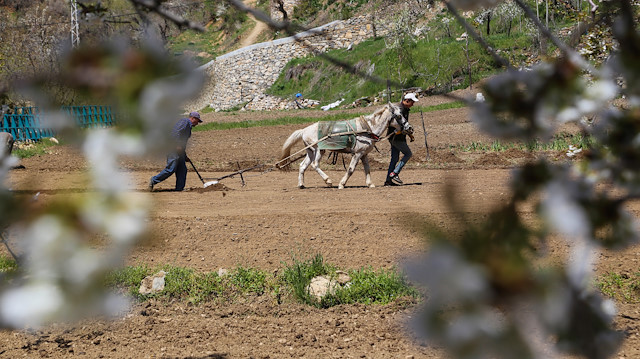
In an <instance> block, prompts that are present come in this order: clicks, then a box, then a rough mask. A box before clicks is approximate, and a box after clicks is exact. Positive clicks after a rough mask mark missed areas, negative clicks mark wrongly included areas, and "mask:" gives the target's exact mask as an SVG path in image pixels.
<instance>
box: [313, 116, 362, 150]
mask: <svg viewBox="0 0 640 359" xmlns="http://www.w3.org/2000/svg"><path fill="white" fill-rule="evenodd" d="M357 121H358V120H357V119H353V120H348V121H322V122H320V123H319V124H318V138H323V137H325V136H327V135H331V134H334V133H345V132H353V133H354V134H348V135H338V136H332V137H329V138H326V139H324V140H322V141H320V143H318V148H319V149H321V150H332V151H339V150H345V149H350V148H353V146H354V145H355V143H356V135H355V132H356V128H357V127H356V124H357Z"/></svg>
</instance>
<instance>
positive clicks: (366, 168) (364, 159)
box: [362, 154, 376, 188]
mask: <svg viewBox="0 0 640 359" xmlns="http://www.w3.org/2000/svg"><path fill="white" fill-rule="evenodd" d="M362 167H364V177H365V183H366V185H367V187H369V188H374V187H375V186H376V185H375V184H373V182H371V170H370V168H369V156H367V155H366V154H365V155H364V156H362Z"/></svg>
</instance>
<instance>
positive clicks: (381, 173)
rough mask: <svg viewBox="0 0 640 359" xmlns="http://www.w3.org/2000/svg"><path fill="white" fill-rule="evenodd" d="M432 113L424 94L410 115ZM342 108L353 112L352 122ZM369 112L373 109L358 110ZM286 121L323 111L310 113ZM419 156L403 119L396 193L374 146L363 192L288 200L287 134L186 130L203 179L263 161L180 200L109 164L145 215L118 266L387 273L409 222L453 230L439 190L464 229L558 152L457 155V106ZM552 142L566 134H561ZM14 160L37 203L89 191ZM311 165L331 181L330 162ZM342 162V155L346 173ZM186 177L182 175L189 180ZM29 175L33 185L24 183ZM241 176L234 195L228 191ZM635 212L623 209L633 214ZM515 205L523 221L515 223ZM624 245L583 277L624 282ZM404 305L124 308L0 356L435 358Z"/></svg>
mask: <svg viewBox="0 0 640 359" xmlns="http://www.w3.org/2000/svg"><path fill="white" fill-rule="evenodd" d="M444 101H447V100H446V99H444V98H440V97H433V98H429V99H424V100H423V102H422V103H421V104H425V105H429V104H436V103H440V102H444ZM357 111H362V110H361V109H360V110H357ZM372 112H373V109H372ZM290 113H291V114H292V115H300V114H302V115H308V116H309V117H313V116H320V115H323V113H322V112H318V111H302V112H290ZM276 116H277V117H280V116H283V113H277V114H274V113H242V112H240V113H235V114H207V115H206V116H204V120H205V122H208V121H243V120H256V119H261V118H273V117H276ZM424 121H425V124H426V127H427V131H428V136H427V140H428V144H429V158H427V151H426V149H425V144H424V142H425V137H424V134H423V131H422V125H421V121H420V114H419V113H412V115H411V117H410V122H412V123H413V124H414V127H415V128H416V134H417V136H416V141H415V142H413V143H410V147H411V148H412V150H413V152H414V157H413V158H412V159H411V161H410V162H409V164H408V165H407V167H405V170H404V171H403V172H402V173H401V178H402V180H403V181H404V182H405V185H404V186H397V187H383V186H382V184H383V182H384V179H385V176H386V167H387V165H388V161H389V144H388V143H386V142H381V143H379V144H378V146H377V149H378V151H374V152H373V153H372V155H371V157H372V159H371V164H372V177H373V180H374V183H375V184H376V185H377V187H376V188H367V187H365V186H364V175H363V173H362V166H361V165H359V166H358V168H357V169H356V172H355V173H354V175H353V176H352V178H351V179H350V180H349V182H348V183H347V188H345V189H344V190H338V189H337V188H335V187H333V188H328V187H326V186H325V185H324V182H323V181H322V180H321V179H320V177H319V176H318V175H317V174H316V173H315V172H314V171H312V170H309V171H307V174H306V177H305V184H306V186H307V188H306V189H304V190H300V189H298V188H297V166H293V167H294V170H293V171H289V172H286V171H278V170H272V168H271V167H270V165H271V164H273V163H274V162H275V161H276V160H277V159H278V158H279V151H280V147H281V146H282V144H283V143H284V141H285V139H286V138H287V137H288V136H289V135H290V134H291V133H292V132H293V131H294V130H296V129H298V128H301V127H303V126H300V125H291V126H275V127H261V128H249V129H239V130H233V131H204V132H194V134H193V137H192V139H191V141H190V149H189V151H188V153H189V156H190V158H191V159H193V160H194V162H195V164H196V166H197V168H198V170H199V172H200V173H201V175H202V176H203V177H205V179H209V180H210V179H214V178H219V177H222V176H224V175H227V174H229V173H231V172H233V171H236V170H238V169H244V168H248V167H251V166H254V165H256V164H265V165H266V166H265V167H264V168H262V170H263V171H262V172H260V171H251V172H246V173H245V174H244V175H243V177H242V178H241V177H240V176H235V177H233V178H226V179H224V180H222V181H221V183H220V184H218V185H216V186H212V187H209V188H207V189H204V188H203V186H202V183H201V182H200V180H199V179H198V177H197V176H196V175H195V173H193V172H189V175H188V178H187V190H186V191H183V192H172V191H170V189H171V188H172V187H173V184H174V183H173V177H172V178H170V179H169V180H167V181H165V182H163V183H161V184H159V185H158V186H157V187H156V191H154V192H152V193H149V192H148V191H147V189H146V186H147V182H148V179H149V178H150V177H151V176H152V175H154V174H156V173H157V172H158V171H159V170H160V169H161V168H162V167H163V166H164V160H163V159H162V158H147V159H143V160H141V159H125V160H123V161H122V168H123V169H124V170H125V171H127V172H129V173H130V175H131V176H132V178H133V183H132V186H133V190H132V193H131V195H132V196H145V197H148V198H150V199H151V200H152V201H153V203H154V211H153V213H152V216H151V219H150V225H151V234H152V235H151V236H150V239H149V240H147V241H145V242H144V243H141V245H140V246H139V247H138V248H136V250H135V251H134V252H133V253H131V254H130V256H129V257H128V258H126V261H125V264H128V265H135V264H148V265H150V266H155V265H161V264H173V265H177V266H187V267H192V268H195V269H197V270H199V271H217V270H218V269H219V268H226V269H233V268H235V267H236V266H238V265H241V266H244V267H254V268H260V269H265V270H269V271H274V275H275V274H276V271H277V270H278V269H281V268H283V263H285V262H286V263H291V261H292V258H293V257H294V256H295V257H296V258H310V257H312V256H314V255H316V254H322V256H323V257H324V259H325V260H326V261H327V262H329V263H331V264H334V265H336V266H337V267H340V268H342V269H351V268H360V267H365V266H372V267H373V268H392V267H398V266H401V265H402V263H403V261H404V260H405V259H406V258H409V257H412V256H415V255H418V254H420V253H422V252H423V251H426V250H428V243H429V238H425V236H424V235H423V234H422V233H421V231H420V230H419V226H417V225H416V223H419V222H420V221H425V220H427V221H429V222H430V223H432V224H435V225H437V226H438V227H439V228H441V229H442V230H444V231H449V232H452V233H454V232H455V230H456V218H457V216H456V215H455V213H454V210H452V209H451V208H450V206H448V205H447V202H446V200H445V187H446V186H449V185H451V186H455V187H454V188H455V193H456V196H457V197H458V199H460V200H461V203H462V204H463V205H462V210H463V211H465V212H466V213H467V214H469V215H471V216H472V217H473V216H477V217H478V218H480V217H481V216H482V215H483V213H485V212H486V211H488V210H490V209H491V208H492V207H493V206H495V205H497V204H499V203H500V202H501V201H502V200H505V199H506V198H508V197H507V196H508V194H509V189H508V184H509V179H510V174H511V171H512V170H513V168H515V167H516V166H518V165H520V164H523V163H525V162H526V161H528V160H530V159H531V158H533V157H534V156H537V155H545V156H548V157H550V158H552V159H553V160H557V161H571V160H575V159H569V158H567V157H566V156H565V155H564V153H563V152H557V153H554V152H549V153H544V154H535V155H534V154H531V153H527V152H525V151H520V150H509V151H504V152H487V153H482V152H465V151H462V150H461V149H460V147H459V146H457V145H470V144H471V143H472V142H474V141H475V142H483V143H491V141H492V140H491V139H490V138H488V137H486V136H484V135H482V134H480V133H479V132H478V131H477V129H476V128H475V126H474V125H473V124H472V123H471V122H469V116H468V113H467V110H466V109H452V110H444V111H438V112H430V113H425V114H424ZM563 130H564V131H568V132H571V131H576V130H577V129H575V128H566V129H563ZM51 151H52V153H51V154H46V155H42V156H37V157H32V158H29V159H25V160H23V161H22V165H24V167H25V168H24V169H19V170H14V171H12V173H11V176H10V179H9V182H10V183H9V184H10V186H11V188H12V189H14V190H18V191H23V192H25V193H37V192H40V197H41V198H43V200H46V199H47V198H54V197H55V196H68V195H69V194H70V193H77V192H84V191H89V190H91V188H88V186H87V182H86V180H85V178H86V176H85V171H86V165H85V163H84V161H83V159H82V157H81V156H79V155H78V153H77V151H75V150H74V149H73V148H71V147H69V146H57V147H54V148H53V149H52V150H51ZM326 160H327V159H326V158H325V159H324V162H323V163H322V165H321V166H322V168H323V169H325V170H326V172H327V173H328V174H329V176H330V177H331V178H332V180H333V183H338V181H339V179H340V178H341V176H342V175H343V173H344V169H343V157H342V155H340V156H338V157H337V159H336V163H335V164H332V163H327V162H326ZM349 160H350V157H348V156H345V157H344V162H346V163H348V161H349ZM189 169H190V170H191V168H189ZM34 178H35V179H37V181H34ZM242 180H244V184H245V185H244V186H243V185H242ZM639 209H640V206H638V205H632V206H631V210H632V211H633V213H634V214H636V215H637V214H638V210H639ZM530 210H531V209H523V210H522V215H523V216H524V217H525V218H529V217H532V213H531V212H528V211H530ZM550 251H551V252H552V253H554V255H557V257H558V258H559V259H558V260H560V258H562V257H564V256H566V255H567V246H566V245H565V244H564V242H563V241H562V240H560V239H557V240H554V241H552V244H551V247H550ZM639 255H640V251H639V249H638V248H637V247H633V248H629V249H626V250H625V251H622V252H608V251H602V253H601V254H600V259H599V262H598V266H597V268H596V271H597V273H596V274H602V273H606V272H608V271H615V272H616V273H628V274H629V275H633V274H634V273H636V272H637V271H638V263H637V260H638V257H639ZM417 309H418V305H417V304H416V303H413V302H412V301H410V300H401V301H398V302H396V303H393V304H390V305H386V306H376V305H349V306H338V307H334V308H331V309H316V308H311V307H308V306H304V305H301V304H296V303H294V302H292V301H284V302H282V303H278V302H277V301H276V300H274V298H272V297H271V296H267V295H265V296H259V297H245V298H239V299H237V300H235V301H233V302H232V303H225V304H224V305H220V304H218V303H207V304H203V305H198V306H193V305H189V304H188V303H184V302H179V301H175V302H163V301H153V300H152V301H147V302H144V303H140V304H135V305H134V306H133V308H131V310H130V311H129V312H128V313H126V314H125V315H124V316H123V317H121V318H118V319H116V320H113V321H109V320H98V319H96V320H87V321H86V322H83V323H79V324H74V325H70V324H59V325H54V326H51V327H47V328H42V329H40V330H35V331H2V332H0V358H17V357H25V358H67V357H86V358H288V357H306V358H445V357H446V355H445V354H444V352H443V351H441V350H440V349H438V348H433V347H430V346H427V345H425V344H424V343H422V342H421V341H420V340H419V339H416V338H414V337H413V336H412V334H411V331H410V330H409V329H407V328H408V326H407V325H406V322H407V320H409V319H410V318H412V317H415V316H416V311H417ZM618 310H619V312H618V315H617V318H616V326H617V327H618V328H619V329H621V330H624V331H625V333H626V337H627V340H626V342H625V344H624V347H623V348H622V350H621V351H620V352H619V353H618V354H617V357H628V358H634V357H635V358H638V357H640V340H639V339H638V324H639V323H638V319H639V318H640V312H639V310H640V307H639V306H638V305H635V304H624V303H618Z"/></svg>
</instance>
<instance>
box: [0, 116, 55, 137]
mask: <svg viewBox="0 0 640 359" xmlns="http://www.w3.org/2000/svg"><path fill="white" fill-rule="evenodd" d="M0 131H2V132H9V133H10V134H11V135H12V136H13V138H14V140H16V141H27V140H39V139H41V138H42V137H51V136H53V133H54V132H53V130H52V129H50V128H43V127H42V121H41V118H40V115H39V114H37V113H36V114H33V115H31V114H20V115H8V114H5V115H3V116H2V128H0Z"/></svg>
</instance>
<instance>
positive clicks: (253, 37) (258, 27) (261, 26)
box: [240, 0, 268, 48]
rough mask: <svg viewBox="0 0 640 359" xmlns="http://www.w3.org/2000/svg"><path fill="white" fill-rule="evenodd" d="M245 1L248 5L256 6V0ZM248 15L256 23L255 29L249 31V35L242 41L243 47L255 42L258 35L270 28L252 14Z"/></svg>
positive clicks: (241, 45)
mask: <svg viewBox="0 0 640 359" xmlns="http://www.w3.org/2000/svg"><path fill="white" fill-rule="evenodd" d="M244 3H245V5H247V6H254V5H255V0H246V1H244ZM247 16H248V17H249V19H251V21H253V22H255V24H256V25H255V26H254V27H253V29H251V32H250V33H249V35H247V37H245V38H243V39H242V40H241V41H240V47H241V48H242V47H245V46H249V45H253V44H255V43H256V39H257V38H258V36H259V35H260V34H261V33H262V32H263V31H265V30H266V29H267V28H268V26H267V24H265V23H264V22H262V21H259V20H258V19H256V18H255V16H253V15H252V14H247Z"/></svg>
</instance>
